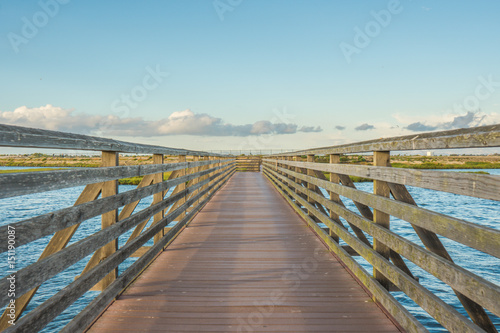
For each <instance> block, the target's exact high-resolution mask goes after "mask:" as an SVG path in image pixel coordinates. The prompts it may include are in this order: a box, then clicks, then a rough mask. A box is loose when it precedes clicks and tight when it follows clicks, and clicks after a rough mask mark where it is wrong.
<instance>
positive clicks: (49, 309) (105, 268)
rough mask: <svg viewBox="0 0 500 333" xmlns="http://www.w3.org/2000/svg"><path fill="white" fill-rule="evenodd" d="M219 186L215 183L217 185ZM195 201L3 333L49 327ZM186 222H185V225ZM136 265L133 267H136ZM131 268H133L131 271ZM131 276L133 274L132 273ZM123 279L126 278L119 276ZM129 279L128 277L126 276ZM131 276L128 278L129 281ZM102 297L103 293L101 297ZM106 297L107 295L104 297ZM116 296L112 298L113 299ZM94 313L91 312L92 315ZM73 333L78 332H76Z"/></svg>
mask: <svg viewBox="0 0 500 333" xmlns="http://www.w3.org/2000/svg"><path fill="white" fill-rule="evenodd" d="M231 174H232V170H231V169H229V170H227V171H226V172H225V173H224V174H223V175H222V176H221V178H220V181H222V182H223V181H224V179H225V177H230V176H231ZM217 183H219V182H217ZM217 183H216V184H213V186H212V187H210V188H207V189H206V191H207V192H208V191H210V190H211V189H212V188H214V187H215V186H216V185H217ZM196 199H197V198H195V199H194V200H192V201H191V202H187V203H186V204H185V205H184V206H182V207H180V208H179V209H178V210H177V211H176V212H173V213H172V215H171V216H166V217H165V218H164V221H162V222H160V223H158V224H156V225H155V226H153V227H152V228H150V229H148V230H147V231H146V232H145V233H144V234H142V235H141V236H139V237H137V238H136V239H135V240H134V241H132V242H130V243H129V244H126V245H124V246H123V247H122V248H120V249H119V250H118V251H116V252H115V253H114V254H113V255H111V256H110V257H108V258H107V259H105V260H104V261H103V262H101V263H100V264H99V265H97V266H96V267H94V268H93V269H91V270H90V271H89V272H87V273H86V274H84V275H83V276H82V277H81V278H80V279H78V280H76V281H74V282H73V283H71V284H70V285H69V286H68V287H67V288H64V289H63V290H61V291H59V292H58V293H57V294H56V295H54V296H53V297H51V298H50V299H49V300H47V301H46V302H44V303H42V304H41V305H40V306H38V307H37V308H35V309H34V310H33V311H31V312H30V313H29V314H27V315H25V316H24V317H22V318H21V319H20V320H19V322H18V324H17V325H16V326H11V327H9V328H8V329H6V330H5V333H12V332H37V331H39V330H40V329H42V328H43V327H44V326H45V325H47V323H49V322H50V321H51V320H52V319H54V318H55V317H56V316H57V315H58V314H60V313H61V312H62V311H64V309H66V308H67V307H68V306H69V305H71V304H72V303H73V302H74V301H76V300H77V299H78V298H79V297H80V296H81V295H83V294H84V293H85V292H86V291H87V290H88V289H89V288H90V287H91V286H92V285H94V284H95V283H96V282H98V281H99V280H100V279H101V278H102V277H104V276H105V275H106V274H107V272H109V271H110V270H112V269H114V268H115V267H117V266H118V265H119V264H120V263H121V262H122V261H123V260H125V259H126V258H128V257H130V255H132V254H133V253H134V252H135V251H137V250H138V249H139V248H140V247H141V246H142V245H143V244H144V243H145V242H146V241H148V240H149V239H151V238H152V237H153V236H154V235H155V234H156V233H158V231H159V230H160V229H161V228H163V227H164V226H165V225H167V224H168V223H170V222H171V221H172V220H173V219H174V218H175V217H176V216H177V215H176V214H180V213H181V212H183V211H184V210H185V209H186V208H187V206H188V205H190V204H192V203H193V202H195V201H196ZM187 220H188V219H186V221H187ZM181 227H182V224H180V223H179V224H178V225H177V227H174V228H172V229H171V231H172V232H171V233H169V234H167V235H166V236H165V237H164V238H163V242H160V243H158V244H156V245H154V246H153V247H152V248H151V249H150V251H148V253H147V257H145V258H144V259H142V260H138V261H137V262H138V264H140V265H142V268H144V266H145V265H147V264H148V262H149V261H147V260H145V259H152V258H154V256H155V254H156V253H155V251H156V250H158V249H162V247H163V246H164V245H165V244H166V243H167V242H168V240H169V238H171V237H173V236H174V234H175V232H176V231H179V229H181ZM137 262H136V263H137ZM132 267H133V268H132ZM132 267H131V269H129V273H130V270H132V271H133V270H134V269H137V270H138V271H139V272H140V271H141V270H142V268H140V267H138V265H133V266H132ZM132 273H134V272H132ZM123 275H126V274H123ZM127 276H128V277H130V275H129V274H127ZM134 276H135V275H132V278H133V277H134ZM121 282H123V280H115V282H114V283H113V284H111V286H115V287H116V285H117V284H118V285H119V284H120V283H121ZM103 294H104V293H103ZM108 295H109V294H108ZM115 295H116V294H114V295H113V297H114V296H115ZM96 314H97V313H95V312H94V315H96ZM77 331H81V329H80V330H77ZM72 332H74V331H72Z"/></svg>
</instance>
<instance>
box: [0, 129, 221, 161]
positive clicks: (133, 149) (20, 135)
mask: <svg viewBox="0 0 500 333" xmlns="http://www.w3.org/2000/svg"><path fill="white" fill-rule="evenodd" d="M0 146H7V147H36V148H54V149H76V150H94V151H116V152H121V153H138V154H164V155H174V156H176V155H201V156H224V155H221V154H215V153H208V152H204V151H195V150H187V149H177V148H169V147H161V146H152V145H144V144H137V143H132V142H125V141H118V140H112V139H106V138H100V137H96V136H88V135H81V134H74V133H65V132H57V131H49V130H43V129H36V128H29V127H21V126H13V125H5V124H0Z"/></svg>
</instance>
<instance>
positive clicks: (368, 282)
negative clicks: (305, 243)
mask: <svg viewBox="0 0 500 333" xmlns="http://www.w3.org/2000/svg"><path fill="white" fill-rule="evenodd" d="M263 173H264V175H265V176H266V177H267V178H268V179H269V180H270V181H271V183H273V185H274V186H275V187H276V189H277V190H278V191H279V192H280V193H281V195H283V197H284V198H285V200H287V201H288V203H289V204H290V206H291V207H292V208H293V209H294V210H295V212H296V213H297V214H299V215H300V216H301V217H302V218H303V219H304V220H305V221H306V222H307V224H308V225H309V227H310V228H311V229H312V230H313V231H314V232H315V233H316V234H317V235H318V236H319V237H320V238H321V240H322V241H323V242H324V243H325V244H326V245H327V246H328V248H329V249H330V250H331V251H333V252H334V253H335V255H337V256H338V257H339V258H340V260H341V261H342V263H343V264H344V265H346V267H348V269H349V270H350V271H351V272H352V273H353V274H354V276H356V278H358V279H359V280H360V281H361V283H362V284H363V285H364V286H365V287H366V288H367V289H368V290H369V291H370V292H371V293H372V294H373V299H374V300H376V301H377V302H379V303H380V304H382V305H383V306H384V307H385V309H387V311H388V312H389V313H390V314H391V315H392V316H394V318H395V319H396V320H397V322H398V323H399V324H400V325H401V326H402V327H403V328H404V329H406V330H407V331H408V332H428V331H427V329H426V328H425V327H424V326H423V325H422V324H421V323H420V322H419V321H418V320H417V319H416V318H415V317H413V316H412V315H411V314H410V313H409V312H408V310H407V309H406V308H405V307H404V306H402V305H401V304H400V303H399V302H398V301H397V300H396V299H395V298H394V297H393V296H392V295H391V294H390V293H389V292H388V291H387V289H385V288H384V287H382V286H381V285H380V283H379V282H378V281H377V280H375V279H374V278H373V277H372V276H371V275H370V274H368V273H367V271H366V270H365V269H364V268H362V267H361V265H360V264H359V263H358V262H356V261H355V260H354V259H353V258H352V257H351V256H350V255H349V254H348V253H347V252H346V250H344V248H343V247H342V246H340V245H339V244H338V243H337V242H335V241H334V240H333V239H332V238H331V237H330V236H329V235H328V234H327V233H326V232H325V231H324V230H323V229H322V228H320V227H319V226H318V224H317V222H316V221H314V220H313V219H311V218H310V217H309V216H308V215H307V214H306V212H305V211H304V210H303V209H302V208H301V207H300V206H299V204H300V202H299V200H298V199H296V198H300V201H301V202H304V201H306V199H304V198H303V197H301V196H300V195H299V193H300V192H299V193H295V192H294V194H292V193H290V192H289V190H291V189H290V188H288V187H283V186H280V184H279V181H278V180H277V179H276V177H275V176H274V175H273V174H274V173H271V171H270V169H269V168H264V169H263ZM288 195H290V196H288Z"/></svg>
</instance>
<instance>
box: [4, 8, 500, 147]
mask: <svg viewBox="0 0 500 333" xmlns="http://www.w3.org/2000/svg"><path fill="white" fill-rule="evenodd" d="M498 13H500V2H498V1H493V0H491V1H481V2H472V1H462V2H456V1H426V0H411V1H409V0H401V1H396V0H390V1H375V0H372V1H326V0H325V1H321V0H308V1H306V0H302V1H301V0H266V1H264V0H241V1H240V0H215V1H213V0H197V1H196V0H191V1H185V0H184V1H182V0H171V1H93V0H88V1H82V0H80V1H78V0H73V1H68V0H65V1H63V0H60V1H59V2H58V1H57V0H44V1H22V2H21V1H15V0H0V64H1V65H0V91H1V95H0V123H9V124H17V125H23V126H29V127H42V128H49V129H56V130H62V131H71V132H79V133H85V134H91V135H100V136H104V137H112V138H116V139H122V140H128V141H134V142H142V143H152V144H160V145H165V146H173V147H185V148H191V149H230V148H233V149H251V148H252V149H269V148H276V147H282V148H297V149H301V148H307V147H313V146H325V145H334V144H341V143H347V142H354V141H360V140H367V139H374V138H379V137H387V136H395V135H404V134H411V133H416V132H419V131H424V130H442V129H451V128H456V127H470V126H478V125H486V124H493V123H499V122H500V62H499V61H498V59H499V55H500V41H499V39H500V38H499V32H500V20H498ZM387 14H388V15H389V16H388V15H387ZM377 17H378V19H379V20H377ZM30 26H31V28H34V30H33V29H31V30H30ZM370 29H371V30H370ZM359 31H361V33H359ZM360 36H361V37H360ZM356 38H357V39H356ZM360 41H361V42H363V43H360ZM346 45H349V46H348V47H351V48H350V49H349V50H353V49H354V48H355V49H356V50H357V51H356V53H352V54H348V55H347V56H346V54H345V49H346ZM152 72H157V74H156V79H155V75H151V73H152ZM158 73H159V74H158ZM166 73H168V75H167V74H166ZM134 94H135V95H134ZM124 95H129V96H132V97H130V98H131V102H130V103H131V104H127V103H126V102H124V99H123V96H124ZM134 96H135V97H134ZM129 101H130V100H129Z"/></svg>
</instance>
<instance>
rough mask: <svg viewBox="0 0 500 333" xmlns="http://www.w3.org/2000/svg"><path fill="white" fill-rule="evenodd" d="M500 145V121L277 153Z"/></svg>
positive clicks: (306, 153) (303, 153)
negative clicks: (499, 122) (492, 123)
mask: <svg viewBox="0 0 500 333" xmlns="http://www.w3.org/2000/svg"><path fill="white" fill-rule="evenodd" d="M485 147H500V125H498V124H497V125H490V126H481V127H474V128H463V129H456V130H451V131H441V132H431V133H420V134H412V135H406V136H399V137H392V138H383V139H377V140H370V141H363V142H356V143H351V144H345V145H340V146H330V147H320V148H312V149H306V150H299V151H294V152H289V153H283V154H275V155H273V156H294V155H308V154H315V155H327V154H353V153H364V152H372V151H398V150H429V149H450V148H485Z"/></svg>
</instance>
